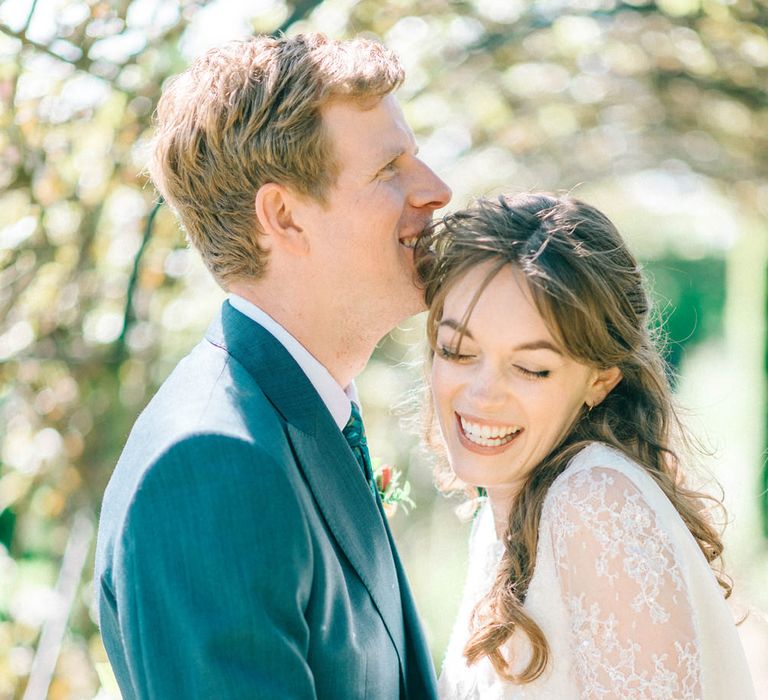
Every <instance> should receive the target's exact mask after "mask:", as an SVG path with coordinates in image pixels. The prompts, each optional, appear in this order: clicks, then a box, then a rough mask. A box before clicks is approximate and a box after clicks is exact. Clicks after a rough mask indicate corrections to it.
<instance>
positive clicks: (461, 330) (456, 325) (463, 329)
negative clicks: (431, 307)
mask: <svg viewBox="0 0 768 700" xmlns="http://www.w3.org/2000/svg"><path fill="white" fill-rule="evenodd" d="M443 326H447V327H448V328H452V329H453V330H455V331H458V332H459V333H461V334H462V335H465V336H466V337H467V338H469V339H470V340H474V338H473V337H472V333H470V332H469V328H466V327H463V326H462V325H461V324H460V323H458V322H457V321H454V320H453V319H452V318H444V319H443V320H442V321H440V325H439V326H438V328H442V327H443Z"/></svg>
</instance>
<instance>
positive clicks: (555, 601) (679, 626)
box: [439, 443, 755, 700]
mask: <svg viewBox="0 0 768 700" xmlns="http://www.w3.org/2000/svg"><path fill="white" fill-rule="evenodd" d="M501 554H502V545H501V543H500V542H499V541H498V540H497V539H496V533H495V530H494V525H493V516H492V513H491V510H490V504H488V503H486V504H484V506H483V507H482V509H481V511H480V513H479V514H478V516H477V519H476V521H475V523H474V526H473V529H472V534H471V536H470V553H469V572H468V575H467V582H466V586H465V589H464V594H463V599H462V602H461V607H460V610H459V615H458V618H457V620H456V623H455V626H454V628H453V633H452V635H451V639H450V642H449V645H448V650H447V652H446V657H445V661H444V663H443V669H442V673H441V676H440V682H439V691H440V697H441V698H442V699H443V700H449V699H450V700H453V699H454V698H461V699H462V700H464V699H468V698H478V699H480V700H512V699H515V700H517V699H523V698H525V699H528V698H530V699H533V698H535V699H536V700H545V699H550V698H551V699H552V700H568V699H569V698H580V699H585V698H589V699H590V700H591V699H593V698H594V699H596V700H597V699H599V700H609V699H610V700H613V699H615V698H621V699H622V700H635V699H638V700H640V699H641V698H642V699H645V698H648V699H649V700H650V699H653V700H689V699H694V698H695V699H697V700H698V699H699V698H703V699H705V700H752V699H753V698H754V697H755V695H754V690H753V686H752V681H751V678H750V674H749V669H748V667H747V663H746V660H745V657H744V652H743V650H742V647H741V643H740V641H739V637H738V634H737V631H736V627H735V623H734V619H733V615H732V614H731V611H730V609H729V608H728V606H727V604H726V602H725V600H724V598H723V594H722V593H721V589H720V587H719V586H718V584H717V582H716V580H715V578H714V575H713V574H712V572H711V569H710V567H709V565H708V564H707V562H706V560H705V558H704V556H703V554H702V552H701V550H700V549H699V547H698V545H697V544H696V542H695V541H694V539H693V537H692V536H691V534H690V533H689V531H688V529H687V528H686V526H685V524H684V523H683V521H682V519H681V518H680V516H679V515H678V513H677V511H676V510H675V509H674V507H673V506H672V504H671V503H670V502H669V500H668V499H667V498H666V496H664V494H663V492H662V491H661V489H660V488H659V487H658V486H657V485H656V483H655V482H654V481H653V479H652V478H651V477H650V476H649V475H648V474H647V473H646V472H645V471H644V470H643V469H642V468H641V467H640V466H638V465H637V464H635V463H634V462H633V461H631V460H629V459H628V458H627V457H625V456H624V455H623V454H621V453H620V452H618V451H616V450H613V449H612V448H610V447H608V446H606V445H603V444H600V443H593V444H591V445H589V446H588V447H586V448H585V449H584V450H582V451H581V452H580V453H579V454H577V455H576V457H574V458H573V460H572V461H571V463H570V464H569V465H568V467H567V468H566V469H565V471H564V472H563V473H562V474H561V475H560V476H559V477H558V478H557V479H556V480H555V482H554V483H553V485H552V487H551V488H550V491H549V493H548V494H547V496H546V499H545V502H544V506H543V509H542V516H541V526H540V534H539V543H538V549H537V554H536V568H535V571H534V574H533V578H532V580H531V583H530V587H529V589H528V596H527V598H526V601H525V609H526V610H527V612H528V613H529V614H530V615H531V616H532V617H533V618H534V620H536V622H537V623H538V625H539V626H540V627H541V629H542V631H543V632H544V634H545V635H546V638H547V642H548V644H549V652H550V653H549V663H548V665H547V668H546V670H545V672H544V675H543V676H541V677H539V678H538V679H537V680H536V681H534V682H532V683H528V684H525V685H514V684H512V683H508V682H505V681H502V680H501V679H500V678H499V677H498V676H497V675H496V674H495V673H494V671H493V667H492V666H491V664H490V662H488V660H487V659H485V658H483V659H481V660H480V661H479V662H477V663H476V664H474V665H472V666H471V667H467V665H466V663H465V659H464V656H463V649H464V646H465V644H466V641H467V638H468V629H469V620H470V615H471V613H472V610H473V609H474V606H475V603H476V602H477V601H478V600H479V599H480V597H481V596H482V595H483V594H484V593H485V592H486V591H487V590H488V589H489V588H490V585H491V583H492V581H493V578H494V576H495V572H496V568H497V566H498V563H499V560H500V558H501ZM509 647H510V648H511V649H512V650H513V651H514V658H515V659H516V662H515V663H514V664H513V670H515V671H519V670H521V669H522V668H523V667H524V666H525V664H526V662H527V660H528V659H529V658H530V657H529V653H530V651H529V647H528V645H527V638H524V637H523V635H522V634H521V633H519V632H517V633H515V634H514V635H513V637H512V639H511V640H510V642H509Z"/></svg>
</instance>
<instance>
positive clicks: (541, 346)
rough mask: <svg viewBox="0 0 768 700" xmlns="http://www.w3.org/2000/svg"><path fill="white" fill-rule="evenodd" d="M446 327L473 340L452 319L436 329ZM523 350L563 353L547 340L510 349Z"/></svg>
mask: <svg viewBox="0 0 768 700" xmlns="http://www.w3.org/2000/svg"><path fill="white" fill-rule="evenodd" d="M442 326H447V327H448V328H452V329H453V330H455V331H457V332H459V333H462V334H463V335H465V336H466V337H467V338H469V339H470V340H474V338H473V337H472V333H470V331H469V329H468V328H463V327H462V325H461V324H460V323H458V322H457V321H454V320H453V319H452V318H446V319H443V320H442V321H440V325H439V326H438V327H442ZM525 350H549V351H550V352H554V353H556V354H558V355H562V354H563V351H562V350H561V349H560V348H559V347H557V345H555V344H554V343H553V342H551V341H549V340H545V339H544V338H542V339H541V340H531V341H530V342H528V343H521V344H520V345H516V346H515V347H513V348H512V352H523V351H525Z"/></svg>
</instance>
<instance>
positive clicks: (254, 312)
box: [229, 294, 360, 430]
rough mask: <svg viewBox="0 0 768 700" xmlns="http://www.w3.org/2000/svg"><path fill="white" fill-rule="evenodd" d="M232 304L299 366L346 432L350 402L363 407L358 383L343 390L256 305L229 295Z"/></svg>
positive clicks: (297, 342)
mask: <svg viewBox="0 0 768 700" xmlns="http://www.w3.org/2000/svg"><path fill="white" fill-rule="evenodd" d="M229 303H230V304H232V306H233V307H234V308H235V309H237V310H238V311H239V312H240V313H241V314H245V315H246V316H247V317H248V318H250V319H251V320H252V321H255V322H256V323H258V324H259V325H260V326H261V327H262V328H264V330H266V331H267V332H268V333H269V334H270V335H272V336H273V337H274V338H275V340H277V341H278V342H279V343H280V344H281V345H282V346H283V347H284V348H285V349H286V350H287V351H288V352H289V353H290V355H291V357H292V358H293V359H294V360H295V361H296V364H297V365H298V366H299V367H301V370H302V371H303V372H304V374H306V375H307V379H309V381H310V383H311V384H312V386H313V387H315V391H317V393H318V394H319V395H320V399H321V400H322V402H323V403H324V404H325V406H326V408H327V409H328V411H329V413H330V414H331V417H332V418H333V420H334V422H335V423H336V425H338V426H339V430H344V427H345V426H346V425H347V422H348V421H349V417H350V416H351V415H352V406H351V403H350V402H351V401H354V402H355V403H356V404H357V405H358V407H359V406H360V400H359V398H358V396H357V389H356V388H355V383H354V382H350V383H349V385H348V386H347V388H346V389H342V388H341V386H340V385H339V383H338V382H337V381H336V380H335V379H334V378H333V377H332V376H331V373H330V372H329V371H328V370H327V369H326V368H325V367H324V366H323V365H322V364H320V361H319V360H318V359H317V358H316V357H314V356H313V355H312V354H311V353H310V352H309V350H307V349H306V348H305V347H304V346H303V345H302V344H301V343H300V342H299V341H298V340H296V338H294V337H293V336H292V335H291V334H290V333H289V332H288V331H287V330H285V328H283V327H282V326H281V325H280V324H279V323H278V322H277V321H275V319H274V318H272V317H271V316H270V315H269V314H267V313H266V312H264V311H262V310H261V309H260V308H259V307H258V306H256V304H254V303H252V302H250V301H248V300H247V299H243V297H241V296H238V295H237V294H230V295H229Z"/></svg>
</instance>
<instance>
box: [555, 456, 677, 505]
mask: <svg viewBox="0 0 768 700" xmlns="http://www.w3.org/2000/svg"><path fill="white" fill-rule="evenodd" d="M660 497H661V498H663V494H662V492H661V491H660V489H659V487H658V486H657V484H656V483H655V481H654V480H653V478H652V477H651V476H650V474H649V473H648V471H647V470H646V469H645V468H644V467H643V466H642V465H640V464H639V463H638V462H636V461H635V460H634V459H632V458H631V457H630V456H628V455H626V454H625V453H624V452H622V451H620V450H618V449H616V448H614V447H611V446H610V445H606V444H604V443H601V442H592V443H589V444H588V445H586V446H585V447H584V448H583V449H582V450H581V451H579V452H578V453H577V454H576V455H574V456H573V457H572V458H571V460H570V461H569V462H568V465H567V466H566V468H565V469H564V470H563V472H562V473H561V474H559V475H558V477H557V478H556V479H555V480H554V482H553V483H552V486H551V487H550V489H549V493H548V494H547V497H546V501H545V508H546V507H547V506H549V508H552V507H553V504H555V503H559V504H561V505H562V504H564V503H570V504H571V505H573V504H586V505H587V506H588V507H593V506H595V505H597V504H600V505H601V506H602V507H606V506H609V505H610V504H614V505H616V504H621V503H625V502H626V501H627V500H632V501H639V502H641V503H642V504H643V505H645V506H647V507H649V508H651V509H652V510H655V509H656V508H655V506H656V505H657V504H658V499H659V498H660ZM590 504H591V505H590Z"/></svg>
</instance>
